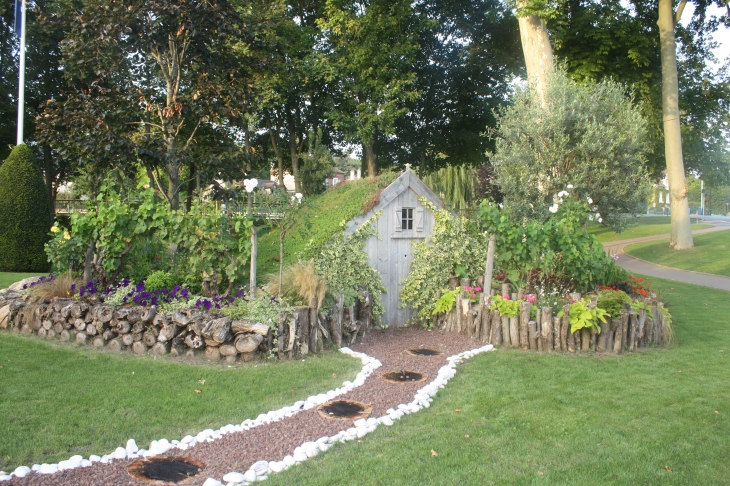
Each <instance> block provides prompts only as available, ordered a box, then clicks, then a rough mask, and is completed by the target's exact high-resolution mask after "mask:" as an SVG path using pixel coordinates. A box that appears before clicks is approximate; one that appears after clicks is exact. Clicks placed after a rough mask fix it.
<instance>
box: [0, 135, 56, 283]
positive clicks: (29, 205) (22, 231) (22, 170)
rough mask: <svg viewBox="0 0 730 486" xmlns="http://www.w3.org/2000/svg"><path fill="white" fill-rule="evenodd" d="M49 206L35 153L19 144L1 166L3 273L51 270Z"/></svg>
mask: <svg viewBox="0 0 730 486" xmlns="http://www.w3.org/2000/svg"><path fill="white" fill-rule="evenodd" d="M50 204H51V203H50V200H49V197H48V192H47V191H46V185H45V183H44V181H43V176H42V175H41V172H40V170H39V169H38V166H37V165H36V163H35V160H34V159H33V152H31V150H30V148H28V147H27V146H26V145H18V146H17V147H15V148H14V149H13V151H12V152H11V153H10V156H9V157H8V158H7V160H5V163H3V165H2V166H0V271H3V272H46V271H48V269H49V264H48V260H47V257H46V253H45V250H44V245H45V243H46V242H47V241H48V240H49V236H48V235H49V233H48V231H49V229H50V227H51V209H50Z"/></svg>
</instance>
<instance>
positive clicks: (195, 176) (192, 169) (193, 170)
mask: <svg viewBox="0 0 730 486" xmlns="http://www.w3.org/2000/svg"><path fill="white" fill-rule="evenodd" d="M197 179H198V171H197V169H196V168H195V164H192V165H191V166H190V178H189V179H188V197H187V199H186V200H185V212H188V213H189V212H190V208H191V207H192V205H193V191H194V190H195V181H196V180H197Z"/></svg>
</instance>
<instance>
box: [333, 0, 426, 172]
mask: <svg viewBox="0 0 730 486" xmlns="http://www.w3.org/2000/svg"><path fill="white" fill-rule="evenodd" d="M319 26H320V28H321V29H322V37H321V39H320V46H321V49H322V50H323V52H324V55H325V59H326V61H327V62H326V67H325V69H326V70H327V77H328V80H329V81H330V82H331V83H332V84H334V85H335V89H336V90H337V92H338V93H339V96H338V101H337V103H336V104H335V106H334V107H333V108H332V110H330V112H329V116H330V117H331V119H332V123H333V124H334V126H335V127H337V128H338V129H340V130H342V131H343V132H344V133H345V135H346V136H347V137H348V138H349V139H350V140H351V141H353V142H354V141H359V142H360V143H361V144H362V149H363V157H364V165H365V164H366V166H367V173H368V175H369V176H370V177H375V175H376V174H377V172H378V140H379V139H380V138H382V137H384V136H387V135H390V134H391V133H392V132H393V126H394V123H395V121H396V120H397V119H398V118H399V117H400V116H402V115H403V114H404V113H406V112H407V111H408V110H407V108H406V107H405V103H406V102H407V101H409V100H414V99H415V98H417V97H418V95H419V93H418V92H417V91H416V89H415V87H414V83H415V80H416V72H415V69H414V66H413V63H414V60H415V56H416V53H417V51H418V47H419V45H418V39H419V36H420V31H421V29H423V28H424V27H425V25H424V24H423V22H422V19H421V18H420V17H419V16H417V15H416V14H415V12H414V9H413V6H412V3H411V2H409V1H407V0H327V2H326V4H325V9H324V17H323V18H322V19H321V20H320V21H319Z"/></svg>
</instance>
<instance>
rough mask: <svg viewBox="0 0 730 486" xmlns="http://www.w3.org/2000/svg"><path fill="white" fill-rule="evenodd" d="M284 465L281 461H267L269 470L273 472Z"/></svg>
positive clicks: (281, 468) (280, 469) (279, 470)
mask: <svg viewBox="0 0 730 486" xmlns="http://www.w3.org/2000/svg"><path fill="white" fill-rule="evenodd" d="M285 467H286V465H285V464H284V463H283V462H277V461H273V462H270V463H269V468H271V471H272V472H275V473H280V472H281V471H283V470H284V468H285Z"/></svg>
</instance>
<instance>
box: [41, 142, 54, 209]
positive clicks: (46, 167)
mask: <svg viewBox="0 0 730 486" xmlns="http://www.w3.org/2000/svg"><path fill="white" fill-rule="evenodd" d="M43 171H44V172H45V179H46V190H47V191H48V200H49V201H50V202H51V222H53V221H54V220H55V219H56V193H55V191H54V190H53V180H54V178H55V174H54V173H53V156H52V154H51V146H50V145H48V144H47V143H44V144H43Z"/></svg>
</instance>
